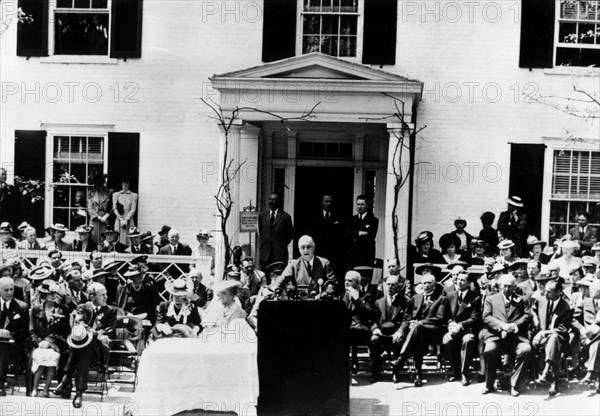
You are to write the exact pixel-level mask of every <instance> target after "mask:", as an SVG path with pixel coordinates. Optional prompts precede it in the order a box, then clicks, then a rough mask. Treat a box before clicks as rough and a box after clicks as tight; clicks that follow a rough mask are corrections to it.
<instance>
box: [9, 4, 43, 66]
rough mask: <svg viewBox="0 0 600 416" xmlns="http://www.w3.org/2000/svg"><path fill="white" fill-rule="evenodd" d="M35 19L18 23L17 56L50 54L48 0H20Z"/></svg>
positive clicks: (25, 9)
mask: <svg viewBox="0 0 600 416" xmlns="http://www.w3.org/2000/svg"><path fill="white" fill-rule="evenodd" d="M18 5H19V7H21V9H22V10H23V12H24V13H25V14H26V15H29V16H31V18H32V19H33V20H32V21H30V22H19V23H17V56H48V0H19V2H18Z"/></svg>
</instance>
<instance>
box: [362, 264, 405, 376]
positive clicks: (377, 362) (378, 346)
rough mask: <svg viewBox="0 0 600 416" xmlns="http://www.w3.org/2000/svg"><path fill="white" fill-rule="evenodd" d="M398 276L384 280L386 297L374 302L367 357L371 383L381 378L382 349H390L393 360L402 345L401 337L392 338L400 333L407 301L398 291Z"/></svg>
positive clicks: (401, 292)
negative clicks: (374, 318) (368, 358)
mask: <svg viewBox="0 0 600 416" xmlns="http://www.w3.org/2000/svg"><path fill="white" fill-rule="evenodd" d="M398 279H400V276H397V275H390V276H388V278H387V279H386V280H385V285H386V286H387V296H384V297H382V298H381V299H378V300H377V301H376V302H375V313H376V315H377V319H376V321H375V322H374V323H373V325H371V341H370V342H369V355H370V356H371V374H372V377H371V382H372V383H376V382H377V381H379V379H380V378H381V354H382V353H383V351H384V348H391V350H392V353H393V354H394V358H398V355H399V354H400V348H401V347H402V343H401V342H400V340H401V337H400V336H399V335H398V336H394V334H395V333H396V332H398V331H401V329H400V326H401V325H402V319H403V315H404V310H405V309H406V305H407V300H406V298H405V297H404V292H403V291H401V290H400V284H399V281H398Z"/></svg>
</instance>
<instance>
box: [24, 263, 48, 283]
mask: <svg viewBox="0 0 600 416" xmlns="http://www.w3.org/2000/svg"><path fill="white" fill-rule="evenodd" d="M53 273H54V267H52V266H50V265H45V264H44V265H41V266H37V267H34V268H33V269H31V270H30V271H29V274H28V275H27V278H28V279H29V280H45V279H47V278H49V277H50V276H52V274H53Z"/></svg>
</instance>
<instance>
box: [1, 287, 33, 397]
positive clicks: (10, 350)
mask: <svg viewBox="0 0 600 416" xmlns="http://www.w3.org/2000/svg"><path fill="white" fill-rule="evenodd" d="M14 292H15V284H14V282H13V280H12V279H11V278H10V277H2V278H0V396H6V390H5V387H4V383H5V382H6V373H7V370H8V364H9V363H11V362H16V361H18V360H19V359H20V358H22V357H20V355H21V354H24V353H25V351H26V348H27V346H28V345H27V344H28V341H29V311H28V307H27V304H26V303H25V302H21V301H20V300H18V299H14V298H13V295H14ZM26 384H27V385H29V383H28V382H27V383H26Z"/></svg>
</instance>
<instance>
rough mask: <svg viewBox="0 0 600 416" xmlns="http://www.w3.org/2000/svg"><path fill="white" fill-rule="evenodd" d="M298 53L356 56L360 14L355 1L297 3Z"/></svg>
mask: <svg viewBox="0 0 600 416" xmlns="http://www.w3.org/2000/svg"><path fill="white" fill-rule="evenodd" d="M300 1H301V3H302V8H301V9H300V10H301V15H302V18H301V22H302V24H301V25H299V26H300V28H299V29H300V30H301V38H302V42H301V46H302V53H303V54H305V53H310V52H321V53H324V54H327V55H332V56H338V57H356V56H357V55H358V54H359V53H358V51H360V50H361V48H360V47H359V45H358V43H359V36H358V28H359V26H360V23H359V20H362V19H361V13H360V9H359V0H300Z"/></svg>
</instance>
